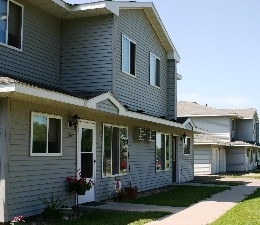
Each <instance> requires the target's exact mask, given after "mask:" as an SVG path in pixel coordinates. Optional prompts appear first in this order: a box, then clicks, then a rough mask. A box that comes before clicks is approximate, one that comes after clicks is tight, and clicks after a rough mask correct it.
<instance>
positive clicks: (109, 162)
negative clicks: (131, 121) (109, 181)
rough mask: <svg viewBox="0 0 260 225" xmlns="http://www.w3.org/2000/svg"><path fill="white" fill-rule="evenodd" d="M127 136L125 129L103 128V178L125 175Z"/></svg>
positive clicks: (108, 126) (117, 127)
mask: <svg viewBox="0 0 260 225" xmlns="http://www.w3.org/2000/svg"><path fill="white" fill-rule="evenodd" d="M127 144H128V135H127V128H126V127H119V126H116V125H109V124H104V126H103V154H102V157H103V176H114V175H124V174H127V165H128V164H127V157H128V146H127Z"/></svg>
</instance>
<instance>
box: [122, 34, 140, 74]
mask: <svg viewBox="0 0 260 225" xmlns="http://www.w3.org/2000/svg"><path fill="white" fill-rule="evenodd" d="M124 38H125V39H127V40H128V52H129V55H128V58H129V60H128V68H129V69H128V71H127V70H124V55H125V53H124V52H125V51H124V44H123V40H124ZM131 42H132V43H133V44H134V45H135V62H134V67H135V68H134V74H131V45H130V43H131ZM121 43H122V57H121V60H122V72H123V73H125V74H127V75H130V76H132V77H134V78H136V43H135V42H134V41H133V40H131V39H130V38H128V37H127V36H125V35H124V34H122V41H121Z"/></svg>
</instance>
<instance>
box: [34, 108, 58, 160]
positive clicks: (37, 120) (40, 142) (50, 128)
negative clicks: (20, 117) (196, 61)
mask: <svg viewBox="0 0 260 225" xmlns="http://www.w3.org/2000/svg"><path fill="white" fill-rule="evenodd" d="M61 137H62V118H61V116H56V115H49V114H43V113H36V112H32V114H31V156H46V155H50V156H60V155H61V154H62V153H61V151H62V148H61V147H62V145H61V139H62V138H61Z"/></svg>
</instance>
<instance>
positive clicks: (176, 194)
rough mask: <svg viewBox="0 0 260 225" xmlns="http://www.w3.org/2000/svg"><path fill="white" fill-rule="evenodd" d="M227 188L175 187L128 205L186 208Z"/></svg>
mask: <svg viewBox="0 0 260 225" xmlns="http://www.w3.org/2000/svg"><path fill="white" fill-rule="evenodd" d="M226 189H227V187H220V186H218V187H203V186H188V185H177V186H174V187H173V188H172V189H171V190H169V191H165V192H161V193H156V194H152V195H149V196H146V197H141V198H137V199H135V200H129V201H128V202H130V203H135V204H147V205H159V206H172V207H188V206H190V205H191V204H193V203H196V202H198V201H200V200H203V199H205V198H208V197H210V196H212V195H213V194H216V193H218V192H221V191H224V190H226Z"/></svg>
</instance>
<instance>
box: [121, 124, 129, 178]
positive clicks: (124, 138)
mask: <svg viewBox="0 0 260 225" xmlns="http://www.w3.org/2000/svg"><path fill="white" fill-rule="evenodd" d="M127 142H128V137H127V129H126V128H120V174H126V173H127V154H128V151H127V149H128V148H127Z"/></svg>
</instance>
